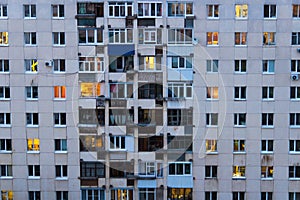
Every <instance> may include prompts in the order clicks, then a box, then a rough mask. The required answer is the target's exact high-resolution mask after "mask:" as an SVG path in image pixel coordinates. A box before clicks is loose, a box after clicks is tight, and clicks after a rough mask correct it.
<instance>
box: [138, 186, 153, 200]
mask: <svg viewBox="0 0 300 200" xmlns="http://www.w3.org/2000/svg"><path fill="white" fill-rule="evenodd" d="M155 197H156V193H155V189H154V188H139V200H153V199H155Z"/></svg>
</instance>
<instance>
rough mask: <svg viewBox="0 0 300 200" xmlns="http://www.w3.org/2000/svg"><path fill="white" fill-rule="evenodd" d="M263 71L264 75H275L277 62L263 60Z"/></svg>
mask: <svg viewBox="0 0 300 200" xmlns="http://www.w3.org/2000/svg"><path fill="white" fill-rule="evenodd" d="M262 65H263V66H262V67H263V69H262V71H263V73H264V74H274V72H275V60H263V61H262Z"/></svg>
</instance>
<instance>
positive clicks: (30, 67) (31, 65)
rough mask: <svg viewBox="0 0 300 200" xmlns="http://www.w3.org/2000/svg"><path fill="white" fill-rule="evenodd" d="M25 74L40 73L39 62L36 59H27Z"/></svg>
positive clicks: (25, 61)
mask: <svg viewBox="0 0 300 200" xmlns="http://www.w3.org/2000/svg"><path fill="white" fill-rule="evenodd" d="M24 65H25V72H38V61H37V60H36V59H25V60H24Z"/></svg>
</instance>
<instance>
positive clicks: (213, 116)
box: [206, 113, 219, 127]
mask: <svg viewBox="0 0 300 200" xmlns="http://www.w3.org/2000/svg"><path fill="white" fill-rule="evenodd" d="M218 118H219V116H218V113H206V126H208V127H217V126H218V121H219V120H218ZM213 121H214V123H212V122H213Z"/></svg>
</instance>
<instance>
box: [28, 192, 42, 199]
mask: <svg viewBox="0 0 300 200" xmlns="http://www.w3.org/2000/svg"><path fill="white" fill-rule="evenodd" d="M28 200H41V192H40V191H29V192H28Z"/></svg>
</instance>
